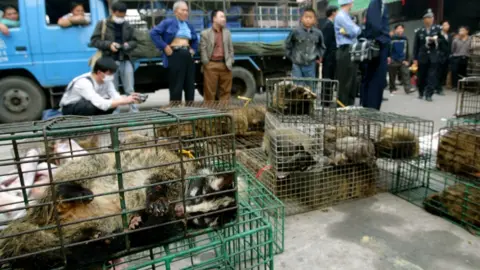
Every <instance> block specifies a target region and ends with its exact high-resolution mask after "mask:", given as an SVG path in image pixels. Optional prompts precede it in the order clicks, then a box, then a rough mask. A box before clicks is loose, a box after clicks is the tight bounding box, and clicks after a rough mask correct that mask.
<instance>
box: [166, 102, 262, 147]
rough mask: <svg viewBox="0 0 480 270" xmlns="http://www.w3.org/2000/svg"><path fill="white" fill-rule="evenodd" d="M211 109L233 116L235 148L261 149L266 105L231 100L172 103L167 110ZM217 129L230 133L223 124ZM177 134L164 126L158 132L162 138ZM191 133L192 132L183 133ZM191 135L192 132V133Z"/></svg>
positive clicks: (171, 128) (218, 124)
mask: <svg viewBox="0 0 480 270" xmlns="http://www.w3.org/2000/svg"><path fill="white" fill-rule="evenodd" d="M181 107H194V108H209V109H214V110H218V111H221V112H224V113H226V114H229V115H231V116H232V119H233V125H234V128H235V148H236V149H249V148H256V147H260V145H261V142H262V139H263V132H264V126H265V113H266V108H265V105H264V104H259V103H256V102H254V101H251V100H249V99H245V100H231V101H226V102H225V101H208V102H207V101H202V102H187V103H182V102H179V103H177V102H172V103H170V104H169V105H167V106H166V107H165V108H181ZM216 128H218V129H219V130H218V131H219V132H225V133H228V132H229V131H228V130H227V129H226V128H228V126H224V125H222V124H221V123H217V126H216ZM172 132H175V130H174V128H173V127H170V126H164V127H162V128H161V129H158V130H157V134H158V136H160V137H164V136H167V137H168V136H169V135H170V134H172ZM185 132H187V133H188V132H190V131H183V133H185ZM190 133H191V132H190Z"/></svg>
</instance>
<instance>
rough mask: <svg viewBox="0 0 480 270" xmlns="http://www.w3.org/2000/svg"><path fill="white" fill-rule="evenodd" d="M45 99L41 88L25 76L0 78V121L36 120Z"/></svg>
mask: <svg viewBox="0 0 480 270" xmlns="http://www.w3.org/2000/svg"><path fill="white" fill-rule="evenodd" d="M46 105H47V100H46V97H45V93H44V91H43V89H42V88H41V87H40V86H39V85H38V84H36V83H35V82H34V81H32V80H31V79H28V78H25V77H6V78H4V79H1V80H0V122H1V123H13V122H20V121H33V120H38V119H40V118H41V116H42V112H43V110H45V108H46Z"/></svg>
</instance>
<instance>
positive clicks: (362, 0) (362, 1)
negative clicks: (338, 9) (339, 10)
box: [329, 0, 400, 12]
mask: <svg viewBox="0 0 480 270" xmlns="http://www.w3.org/2000/svg"><path fill="white" fill-rule="evenodd" d="M399 1H400V0H385V3H393V2H399ZM329 3H330V5H334V6H339V5H338V0H330V1H329ZM368 4H370V0H354V1H353V9H352V12H355V11H359V10H364V9H366V8H367V7H368Z"/></svg>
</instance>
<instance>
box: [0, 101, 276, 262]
mask: <svg viewBox="0 0 480 270" xmlns="http://www.w3.org/2000/svg"><path fill="white" fill-rule="evenodd" d="M217 123H222V126H223V127H224V128H225V129H226V130H230V132H219V130H218V129H216V128H215V127H216V124H217ZM166 125H167V126H172V125H176V128H175V130H176V131H175V132H173V133H172V134H170V136H168V137H165V136H163V137H162V138H159V137H158V136H157V135H156V132H157V130H158V129H159V128H160V129H161V127H162V126H166ZM187 127H188V128H187ZM185 130H187V131H191V133H192V134H188V132H186V131H185ZM182 131H183V132H182ZM192 135H193V136H192ZM214 141H215V142H216V144H217V145H218V147H215V148H212V147H209V145H211V144H212V143H213V142H214ZM0 142H1V143H2V148H3V149H6V150H7V151H8V148H11V153H12V157H11V158H2V160H1V162H0V167H1V168H2V175H1V176H2V181H1V184H2V185H1V190H0V198H1V204H0V214H1V218H2V222H3V224H2V225H3V227H2V231H1V233H0V265H1V267H2V269H10V268H15V269H16V268H23V269H52V268H68V267H75V269H82V268H89V267H98V266H101V265H103V264H104V262H108V264H109V265H113V264H122V263H123V262H122V260H117V259H115V258H119V257H125V256H127V255H130V254H133V253H135V254H138V252H140V251H142V250H145V249H147V248H150V247H152V246H163V247H167V249H168V244H169V243H172V242H175V241H179V240H182V239H184V240H183V241H189V243H191V242H195V241H197V239H198V238H197V237H196V238H195V239H193V238H192V237H193V236H199V237H200V236H201V235H209V239H210V240H209V241H210V244H207V245H200V247H197V248H194V249H190V250H188V251H183V252H184V253H185V252H187V253H188V252H200V251H202V250H204V249H205V248H208V247H212V246H215V250H216V251H217V252H221V255H218V256H217V257H218V258H221V261H220V259H219V260H216V261H215V262H216V263H222V264H223V268H238V263H240V262H242V263H244V264H247V263H248V264H249V265H250V266H249V267H251V268H252V269H260V268H263V269H266V268H270V267H271V266H272V263H273V262H272V254H273V252H274V249H273V241H272V229H271V225H270V224H269V223H268V220H267V219H266V218H265V215H263V214H264V213H263V212H262V211H254V210H252V208H251V207H243V208H242V207H240V208H241V210H240V212H239V202H238V194H237V181H236V177H235V168H236V167H235V149H234V145H235V143H234V133H233V121H232V117H231V116H230V115H227V114H224V113H219V112H218V111H214V110H210V109H205V108H172V109H170V110H154V111H146V112H140V113H136V114H122V115H121V116H120V115H108V116H100V117H94V118H90V117H60V118H54V119H53V120H51V121H46V122H36V123H33V124H32V123H22V124H14V125H3V126H2V127H1V128H0ZM5 171H7V173H5ZM245 205H247V204H245ZM262 215H263V216H262ZM217 230H218V231H217ZM214 231H217V232H216V233H214ZM247 236H248V237H247ZM252 238H255V239H256V241H257V242H255V243H253V242H250V243H248V244H245V243H246V242H245V241H248V239H250V241H251V239H252ZM240 242H241V243H244V244H243V245H245V246H248V247H250V248H249V249H248V251H249V252H248V253H249V254H250V255H249V256H248V258H247V257H245V256H246V255H245V254H244V253H245V252H246V251H245V250H243V252H244V253H241V252H242V248H241V246H239V244H238V243H240ZM250 244H252V245H253V246H250ZM228 247H237V248H240V250H237V251H229V250H228ZM227 251H228V252H230V253H229V254H226V252H227ZM165 252H167V253H168V250H165ZM149 253H150V255H149V256H151V257H150V259H155V260H157V258H158V256H154V255H155V254H153V251H152V249H150V252H149ZM254 253H255V255H252V254H254ZM185 254H186V253H185ZM152 256H153V257H154V258H152ZM167 257H168V258H166V259H164V260H163V259H158V261H164V262H165V265H166V267H167V269H168V268H169V267H170V266H167V264H171V263H172V260H173V258H174V257H175V258H176V257H177V255H172V254H167ZM247 259H251V260H250V262H247ZM253 260H256V261H253ZM123 261H125V260H123ZM212 263H213V262H212ZM144 264H145V266H147V264H149V263H148V262H147V263H144ZM150 264H154V263H150ZM236 264H237V265H236ZM202 265H203V264H202ZM202 267H203V266H201V267H200V266H199V267H198V268H194V269H203V268H202Z"/></svg>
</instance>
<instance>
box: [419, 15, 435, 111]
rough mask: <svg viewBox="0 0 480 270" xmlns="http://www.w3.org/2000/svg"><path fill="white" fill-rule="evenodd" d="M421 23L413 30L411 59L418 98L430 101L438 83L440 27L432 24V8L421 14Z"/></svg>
mask: <svg viewBox="0 0 480 270" xmlns="http://www.w3.org/2000/svg"><path fill="white" fill-rule="evenodd" d="M423 24H424V27H422V28H419V29H417V30H415V43H414V46H413V59H414V65H416V66H418V83H417V85H418V93H419V96H418V98H419V99H423V98H424V97H425V99H426V100H427V101H430V102H431V101H433V100H432V96H433V92H434V91H435V88H436V87H437V85H438V82H437V81H438V64H439V52H438V41H439V35H440V34H441V33H440V32H441V28H440V26H438V25H434V24H433V11H432V9H428V10H427V12H426V13H425V15H424V16H423Z"/></svg>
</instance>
